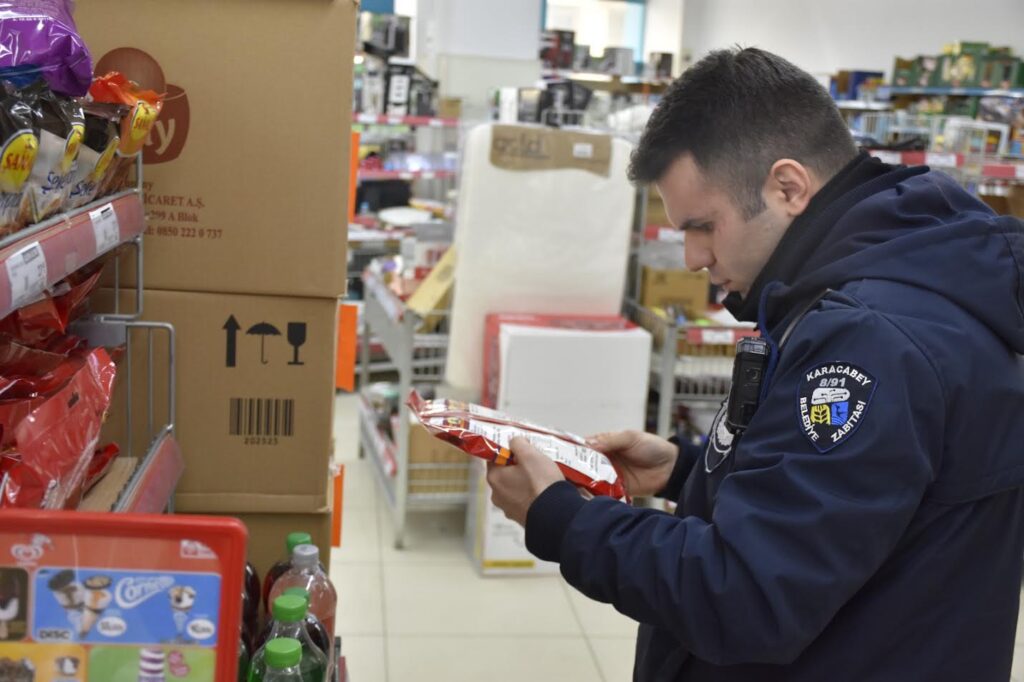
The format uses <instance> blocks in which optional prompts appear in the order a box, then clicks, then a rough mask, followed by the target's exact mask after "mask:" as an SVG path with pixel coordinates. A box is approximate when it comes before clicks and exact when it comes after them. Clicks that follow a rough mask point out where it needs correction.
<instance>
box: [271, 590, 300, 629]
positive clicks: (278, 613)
mask: <svg viewBox="0 0 1024 682" xmlns="http://www.w3.org/2000/svg"><path fill="white" fill-rule="evenodd" d="M307 608H309V604H308V602H307V601H306V600H305V599H304V598H303V597H299V596H296V595H294V594H283V595H281V596H280V597H278V598H277V599H275V600H274V604H273V605H272V606H271V609H270V612H271V613H272V614H273V616H274V620H276V621H277V622H279V623H297V622H298V621H300V620H302V619H303V618H305V617H306V609H307Z"/></svg>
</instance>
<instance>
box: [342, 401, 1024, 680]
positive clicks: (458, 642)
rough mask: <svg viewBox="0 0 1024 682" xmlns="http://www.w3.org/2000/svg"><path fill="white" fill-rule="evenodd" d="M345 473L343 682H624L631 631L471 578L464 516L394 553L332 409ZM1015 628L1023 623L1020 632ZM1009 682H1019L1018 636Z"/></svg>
mask: <svg viewBox="0 0 1024 682" xmlns="http://www.w3.org/2000/svg"><path fill="white" fill-rule="evenodd" d="M335 435H336V439H337V440H336V453H337V454H336V456H337V458H338V459H339V461H342V462H344V464H345V505H344V514H343V518H344V526H343V537H342V547H341V548H340V549H336V550H334V553H333V555H332V564H331V577H332V579H333V580H334V583H335V585H336V586H337V588H338V625H337V629H338V634H339V635H341V636H342V639H343V644H342V647H343V651H344V653H345V656H346V661H347V663H348V666H349V671H350V674H351V681H352V682H478V681H479V680H487V682H549V681H550V682H556V681H557V682H576V681H580V682H593V681H603V682H627V681H628V680H630V679H631V676H632V668H633V643H634V637H635V632H636V626H635V624H634V623H633V622H632V621H630V620H629V619H627V618H625V617H624V616H622V615H621V614H619V613H617V612H616V611H615V610H614V609H612V608H611V607H609V606H605V605H603V604H598V603H595V602H592V601H590V600H588V599H587V598H586V597H583V596H582V595H580V594H579V593H577V592H576V591H575V590H573V589H572V588H570V587H569V586H568V585H567V584H565V582H564V581H563V580H562V579H561V578H560V577H557V576H551V577H515V578H493V577H488V578H481V577H480V576H478V575H477V573H476V572H475V571H474V569H473V568H472V566H471V564H470V562H469V560H468V559H467V558H466V554H465V551H464V549H463V545H462V531H463V514H462V513H447V512H443V513H419V514H413V515H411V516H410V524H409V528H408V533H407V540H406V548H405V549H404V550H401V551H399V550H396V549H394V546H393V544H394V531H393V526H392V523H391V518H390V512H389V510H388V507H387V503H386V502H385V501H384V499H383V497H382V495H381V494H379V491H378V487H377V481H376V480H375V479H374V472H373V470H372V469H371V467H372V466H373V464H372V463H371V462H370V461H368V460H359V459H358V456H357V451H358V450H357V449H358V422H357V413H356V403H355V402H354V400H353V398H352V397H350V396H345V395H341V396H339V398H338V403H337V411H336V418H335ZM1022 625H1024V623H1022ZM1017 646H1018V652H1019V653H1021V655H1020V656H1018V657H1017V660H1015V662H1014V670H1013V677H1012V682H1024V630H1022V629H1021V628H1018V642H1017Z"/></svg>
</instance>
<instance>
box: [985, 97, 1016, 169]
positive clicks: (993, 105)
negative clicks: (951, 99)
mask: <svg viewBox="0 0 1024 682" xmlns="http://www.w3.org/2000/svg"><path fill="white" fill-rule="evenodd" d="M978 118H980V119H981V120H983V121H989V122H992V123H1005V124H1006V125H1008V126H1010V140H1009V144H1008V146H1007V152H1008V153H1009V154H1013V155H1015V156H1020V155H1022V154H1024V99H1021V98H1020V97H998V96H993V97H982V98H980V100H979V101H978Z"/></svg>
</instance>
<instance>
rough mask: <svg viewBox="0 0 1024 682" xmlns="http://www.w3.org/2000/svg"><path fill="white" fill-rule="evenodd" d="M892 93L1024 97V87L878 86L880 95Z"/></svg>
mask: <svg viewBox="0 0 1024 682" xmlns="http://www.w3.org/2000/svg"><path fill="white" fill-rule="evenodd" d="M892 95H962V96H968V97H1024V89H1021V88H1016V89H1013V90H1000V89H996V88H954V87H933V88H919V87H912V86H903V85H885V86H882V87H880V88H878V96H879V97H881V98H882V99H887V98H888V97H890V96H892Z"/></svg>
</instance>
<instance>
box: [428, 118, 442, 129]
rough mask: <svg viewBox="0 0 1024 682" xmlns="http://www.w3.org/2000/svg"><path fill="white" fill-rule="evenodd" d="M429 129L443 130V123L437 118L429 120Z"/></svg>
mask: <svg viewBox="0 0 1024 682" xmlns="http://www.w3.org/2000/svg"><path fill="white" fill-rule="evenodd" d="M430 127H432V128H443V127H444V121H442V120H441V119H439V118H432V119H430Z"/></svg>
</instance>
